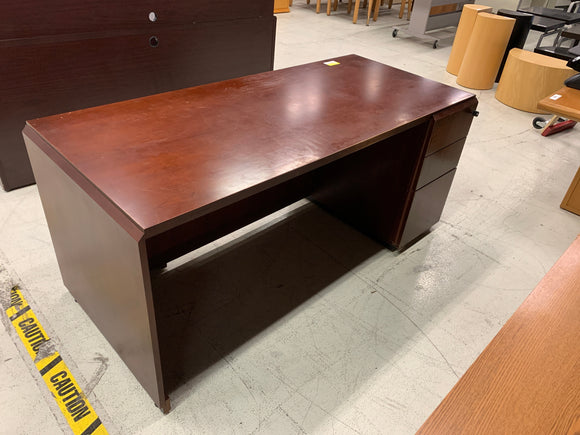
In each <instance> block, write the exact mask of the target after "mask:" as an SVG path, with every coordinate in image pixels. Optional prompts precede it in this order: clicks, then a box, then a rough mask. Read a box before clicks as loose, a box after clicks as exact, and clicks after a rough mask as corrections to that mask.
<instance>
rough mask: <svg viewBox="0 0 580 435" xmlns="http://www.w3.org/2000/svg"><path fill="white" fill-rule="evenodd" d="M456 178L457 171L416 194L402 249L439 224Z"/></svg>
mask: <svg viewBox="0 0 580 435" xmlns="http://www.w3.org/2000/svg"><path fill="white" fill-rule="evenodd" d="M454 176H455V169H453V170H452V171H449V172H448V173H446V174H445V175H443V176H442V177H439V178H438V179H436V180H435V181H432V182H431V183H429V184H427V185H426V186H424V187H422V188H421V189H419V190H417V191H416V192H415V197H414V198H413V204H412V205H411V209H410V210H409V217H408V218H407V223H406V225H405V230H404V231H403V235H402V237H401V241H400V243H399V246H400V247H405V246H406V245H407V244H408V243H409V242H412V241H413V240H415V239H416V238H417V237H419V236H421V235H422V234H424V233H425V232H427V231H429V228H431V227H432V226H433V225H435V224H436V223H437V222H439V218H440V217H441V213H442V212H443V207H444V206H445V201H446V200H447V195H448V194H449V189H450V188H451V182H452V181H453V177H454Z"/></svg>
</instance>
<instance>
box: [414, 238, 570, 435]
mask: <svg viewBox="0 0 580 435" xmlns="http://www.w3.org/2000/svg"><path fill="white" fill-rule="evenodd" d="M579 288H580V237H579V238H577V239H576V241H575V242H574V243H573V244H572V245H571V246H570V248H568V250H567V251H566V252H565V253H564V255H562V257H561V258H560V259H559V260H558V261H557V262H556V264H555V265H554V266H553V267H552V269H550V271H549V272H548V273H547V274H546V276H545V277H544V278H543V279H542V281H541V282H540V283H539V284H538V286H537V287H536V288H535V289H534V291H532V293H530V295H529V296H528V297H527V299H526V300H525V301H524V302H523V303H522V305H521V306H520V307H519V308H518V310H517V311H516V312H515V313H514V315H513V316H512V317H511V318H510V319H509V320H508V321H507V323H506V324H505V325H504V327H503V328H502V329H501V330H500V331H499V332H498V334H497V335H496V336H495V338H494V339H493V340H492V341H491V343H490V344H489V345H488V346H487V348H486V349H485V350H484V351H483V352H482V354H481V355H480V356H479V358H477V360H476V361H475V362H474V363H473V365H472V366H471V367H470V368H469V369H468V370H467V372H466V373H465V374H464V375H463V377H462V378H461V379H460V380H459V382H458V383H457V384H456V385H455V387H453V389H452V390H451V392H450V393H449V394H448V395H447V397H446V398H445V399H444V400H443V402H441V404H440V405H439V406H438V407H437V409H436V410H435V411H434V412H433V414H431V416H430V417H429V419H428V420H427V421H426V422H425V424H424V425H423V426H422V427H421V429H419V432H417V434H450V433H455V434H459V433H462V434H475V433H477V434H490V435H491V434H493V435H495V434H500V433H501V434H548V433H549V434H570V435H571V434H577V433H579V431H580V419H579V416H580V346H579V345H578V343H580V316H579V315H578V307H580V291H578V289H579Z"/></svg>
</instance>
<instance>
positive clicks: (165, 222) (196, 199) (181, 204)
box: [24, 55, 473, 234]
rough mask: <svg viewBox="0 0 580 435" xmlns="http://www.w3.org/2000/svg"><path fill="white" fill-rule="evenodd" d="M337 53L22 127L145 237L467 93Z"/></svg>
mask: <svg viewBox="0 0 580 435" xmlns="http://www.w3.org/2000/svg"><path fill="white" fill-rule="evenodd" d="M336 61H338V62H339V64H338V65H335V66H328V65H325V64H324V63H323V62H322V61H321V62H314V63H310V64H306V65H301V66H297V67H292V68H287V69H283V70H278V71H271V72H266V73H262V74H256V75H251V76H246V77H242V78H237V79H232V80H227V81H223V82H218V83H212V84H208V85H204V86H198V87H194V88H187V89H182V90H178V91H173V92H168V93H164V94H157V95H153V96H149V97H144V98H139V99H134V100H128V101H123V102H119V103H114V104H109V105H106V106H99V107H94V108H90V109H85V110H80V111H76V112H69V113H65V114H61V115H55V116H50V117H46V118H40V119H35V120H32V121H28V122H27V126H26V127H25V129H24V133H25V134H27V135H28V136H35V138H36V140H35V142H37V145H38V146H41V148H44V149H45V152H46V151H47V150H48V149H50V150H51V155H52V158H53V160H55V162H56V163H57V164H59V166H61V168H62V169H64V170H65V172H67V173H68V174H69V176H71V177H72V178H73V179H75V180H77V182H79V180H81V181H82V180H84V184H82V185H83V186H85V187H84V188H85V190H87V191H88V193H89V194H90V195H92V196H94V195H102V197H103V198H106V200H108V201H111V203H112V205H113V207H117V208H118V210H120V212H121V213H122V214H123V215H124V216H126V217H127V218H128V219H129V220H130V221H132V223H133V224H135V225H136V226H137V227H138V228H140V229H141V230H142V231H143V232H145V234H148V233H149V234H154V233H159V232H162V231H164V230H166V229H168V228H171V227H174V226H177V225H179V224H181V223H184V222H187V221H189V220H191V219H195V218H196V217H198V216H201V215H204V214H206V213H209V212H211V211H214V210H217V209H219V208H220V207H223V206H226V205H229V204H231V203H233V202H235V201H237V200H240V199H243V198H245V197H248V196H250V195H251V194H253V193H257V192H259V191H262V190H264V189H266V188H268V187H271V186H273V185H275V184H277V183H281V182H283V181H285V180H287V179H290V178H292V177H294V176H297V175H300V174H301V173H305V172H307V171H308V170H312V169H315V168H316V167H319V166H322V165H323V164H324V163H328V162H330V161H333V160H335V159H337V158H340V157H342V156H344V155H347V154H349V153H351V152H354V151H355V150H357V149H361V148H364V147H365V146H368V145H370V144H372V143H375V142H378V141H379V140H381V139H383V138H385V137H388V136H392V135H394V134H396V133H397V132H399V131H402V130H404V129H406V128H409V127H411V126H412V125H415V124H417V123H419V122H421V121H422V120H425V119H426V118H428V117H429V116H430V115H431V114H433V113H434V112H437V111H439V110H442V109H444V108H446V107H448V106H450V105H453V104H456V103H459V102H462V101H465V100H467V99H470V98H473V95H472V94H469V93H466V92H464V91H461V90H459V89H455V88H452V87H449V86H446V85H443V84H440V83H437V82H434V81H431V80H428V79H425V78H422V77H419V76H416V75H413V74H410V73H407V72H405V71H401V70H398V69H395V68H391V67H389V66H386V65H383V64H381V63H377V62H374V61H371V60H369V59H365V58H362V57H359V56H355V55H349V56H345V57H341V58H337V59H336ZM39 138H42V139H41V140H40V142H42V143H41V144H39V143H38V142H39ZM54 151H56V153H55V152H54ZM87 186H88V187H87ZM91 189H95V192H90V190H91Z"/></svg>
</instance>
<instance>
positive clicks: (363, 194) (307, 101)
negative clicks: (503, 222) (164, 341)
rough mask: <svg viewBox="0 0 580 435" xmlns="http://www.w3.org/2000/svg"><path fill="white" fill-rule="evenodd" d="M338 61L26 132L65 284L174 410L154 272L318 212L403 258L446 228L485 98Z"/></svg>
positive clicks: (61, 118) (73, 115) (355, 61)
mask: <svg viewBox="0 0 580 435" xmlns="http://www.w3.org/2000/svg"><path fill="white" fill-rule="evenodd" d="M336 60H337V61H338V65H334V66H329V65H326V64H325V63H322V62H315V63H311V64H307V65H303V66H298V67H294V68H288V69H284V70H279V71H274V72H267V73H262V74H257V75H252V76H247V77H243V78H239V79H233V80H228V81H224V82H220V83H215V84H209V85H204V86H199V87H195V88H189V89H183V90H179V91H174V92H169V93H165V94H159V95H154V96H150V97H145V98H140V99H136V100H129V101H124V102H120V103H115V104H110V105H107V106H100V107H95V108H91V109H86V110H81V111H78V112H70V113H65V114H62V115H57V116H51V117H47V118H42V119H36V120H33V121H28V123H27V125H26V127H25V129H24V137H25V142H26V144H27V149H28V152H29V155H30V159H31V162H32V166H33V168H34V174H35V177H36V179H37V181H38V189H39V193H40V197H41V200H42V203H43V207H44V210H45V214H46V218H47V221H48V225H49V228H50V231H51V236H52V240H53V243H54V248H55V251H56V254H57V258H58V262H59V266H60V269H61V273H62V277H63V281H64V283H65V284H66V286H67V288H68V289H69V290H70V292H71V293H72V294H73V295H74V297H75V299H76V300H77V301H78V302H79V303H80V304H81V306H82V307H83V308H84V309H85V311H86V312H87V313H88V314H89V316H90V317H91V319H92V320H93V321H94V323H95V324H96V325H97V326H98V327H99V329H100V330H101V331H102V333H103V334H104V335H105V337H107V339H108V340H109V342H110V343H111V344H112V346H113V347H114V348H115V349H116V351H117V352H118V353H119V355H120V356H121V357H122V358H123V360H124V361H125V363H126V364H127V366H128V367H129V368H130V369H131V370H132V371H133V373H134V374H135V376H136V377H137V379H138V380H139V381H140V382H141V384H142V385H143V387H144V388H145V389H146V390H147V392H148V393H149V394H150V395H151V397H152V398H153V400H154V401H155V403H156V404H157V405H158V406H160V407H161V408H162V409H163V410H164V411H168V410H169V401H168V399H167V394H166V391H165V389H164V383H163V370H162V358H161V355H160V352H159V342H158V336H157V323H156V322H157V320H156V318H157V317H156V312H155V307H156V303H155V301H156V299H157V298H159V297H162V295H163V293H162V292H161V290H160V289H156V288H152V286H151V280H150V270H151V268H153V267H156V266H159V265H164V264H165V263H166V262H167V261H169V260H171V259H174V258H176V257H178V256H180V255H182V254H184V253H186V252H189V251H191V250H192V249H195V248H197V247H199V246H202V245H204V244H206V243H208V242H211V241H213V240H215V239H216V238H218V237H220V236H222V235H224V234H227V233H229V232H231V231H233V230H235V229H237V228H240V227H242V226H244V225H246V224H248V223H250V222H252V221H254V220H256V219H258V218H260V217H263V216H265V215H267V214H269V213H271V212H273V211H275V210H278V209H280V208H282V207H284V206H286V205H288V204H290V203H292V202H294V201H296V200H298V199H300V198H303V197H309V198H311V199H312V200H314V201H316V202H317V203H319V204H321V205H322V206H323V207H325V208H326V209H327V210H329V211H330V212H332V213H334V214H335V215H337V216H338V217H340V218H341V219H343V220H345V221H346V222H348V223H350V224H352V225H353V226H355V227H356V228H358V229H360V230H361V231H363V232H365V233H366V234H368V235H370V236H372V237H374V238H375V239H377V240H379V241H381V242H383V243H385V244H389V245H392V246H395V247H397V246H404V245H406V244H408V243H410V242H411V241H412V240H413V239H415V238H416V237H417V236H420V235H421V234H423V233H425V232H426V231H428V230H429V228H430V227H431V226H432V225H433V224H434V223H436V222H437V221H438V219H439V217H440V215H441V211H442V209H443V206H444V204H445V199H446V197H447V193H448V191H449V187H450V185H451V181H452V179H453V175H454V173H455V166H456V165H457V162H458V160H459V155H460V154H461V150H462V147H463V144H464V142H465V137H466V135H467V132H468V130H469V127H470V125H471V122H472V119H473V111H474V110H475V108H476V105H477V100H476V98H475V97H474V96H473V95H471V94H468V93H466V92H463V91H461V90H458V89H454V88H451V87H448V86H445V85H442V84H439V83H436V82H433V81H430V80H427V79H424V78H421V77H418V76H415V75H412V74H409V73H407V72H404V71H400V70H397V69H395V68H390V67H388V66H385V65H382V64H380V63H376V62H373V61H370V60H368V59H364V58H361V57H358V56H353V55H351V56H346V57H342V58H338V59H336Z"/></svg>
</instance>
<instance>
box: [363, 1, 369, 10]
mask: <svg viewBox="0 0 580 435" xmlns="http://www.w3.org/2000/svg"><path fill="white" fill-rule="evenodd" d="M367 3H368V2H367V0H365V1H364V3H363V9H364V8H366V7H367Z"/></svg>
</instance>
